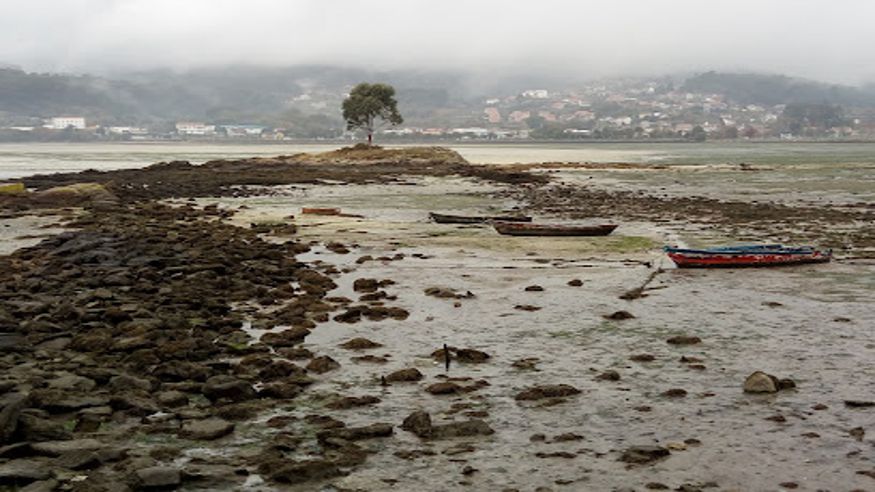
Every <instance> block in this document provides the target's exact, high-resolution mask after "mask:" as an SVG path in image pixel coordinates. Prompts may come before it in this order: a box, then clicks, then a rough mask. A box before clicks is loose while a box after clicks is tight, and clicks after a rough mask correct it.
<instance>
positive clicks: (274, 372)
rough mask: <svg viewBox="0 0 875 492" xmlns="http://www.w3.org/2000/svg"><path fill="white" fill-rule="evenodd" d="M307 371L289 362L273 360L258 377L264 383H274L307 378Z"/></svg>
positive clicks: (259, 372) (262, 369) (263, 368)
mask: <svg viewBox="0 0 875 492" xmlns="http://www.w3.org/2000/svg"><path fill="white" fill-rule="evenodd" d="M306 375H307V371H306V370H305V369H304V368H302V367H300V366H297V365H295V364H294V363H292V362H289V361H287V360H272V361H270V362H269V363H268V364H267V365H265V366H264V367H262V368H261V370H260V371H258V377H259V378H260V379H261V380H262V381H273V380H275V379H283V378H290V377H296V378H302V377H306Z"/></svg>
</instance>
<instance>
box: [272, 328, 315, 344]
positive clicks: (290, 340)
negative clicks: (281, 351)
mask: <svg viewBox="0 0 875 492" xmlns="http://www.w3.org/2000/svg"><path fill="white" fill-rule="evenodd" d="M309 334H310V330H308V329H307V328H303V327H292V328H290V329H288V330H284V331H281V332H279V333H265V334H264V335H262V336H261V341H262V342H264V343H266V344H268V345H271V346H273V347H294V346H295V345H298V344H299V343H301V342H303V341H304V339H305V338H306V337H307V335H309Z"/></svg>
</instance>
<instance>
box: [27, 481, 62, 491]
mask: <svg viewBox="0 0 875 492" xmlns="http://www.w3.org/2000/svg"><path fill="white" fill-rule="evenodd" d="M59 485H60V482H58V481H57V480H55V479H49V480H39V481H36V482H31V484H30V485H28V486H26V487H22V488H21V489H19V490H18V492H54V491H55V490H56V489H57V488H58V486H59Z"/></svg>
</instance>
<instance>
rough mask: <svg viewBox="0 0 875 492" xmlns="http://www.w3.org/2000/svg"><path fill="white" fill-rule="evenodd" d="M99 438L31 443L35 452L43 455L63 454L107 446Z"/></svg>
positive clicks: (83, 451)
mask: <svg viewBox="0 0 875 492" xmlns="http://www.w3.org/2000/svg"><path fill="white" fill-rule="evenodd" d="M105 447H106V445H105V444H103V443H102V442H100V441H98V440H97V439H73V440H69V441H45V442H35V443H32V444H31V449H32V450H33V452H34V453H35V454H38V455H42V456H61V455H64V454H67V453H85V452H88V451H97V450H99V449H102V448H105Z"/></svg>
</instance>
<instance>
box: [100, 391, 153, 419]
mask: <svg viewBox="0 0 875 492" xmlns="http://www.w3.org/2000/svg"><path fill="white" fill-rule="evenodd" d="M109 405H110V407H112V409H113V410H124V411H125V412H127V413H129V414H131V415H137V416H140V417H143V416H146V415H149V414H153V413H155V412H158V411H160V410H161V408H160V407H158V405H156V404H155V402H153V401H152V400H150V399H148V398H146V397H144V396H139V395H135V394H121V395H116V396H113V397H112V398H110V400H109Z"/></svg>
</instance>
